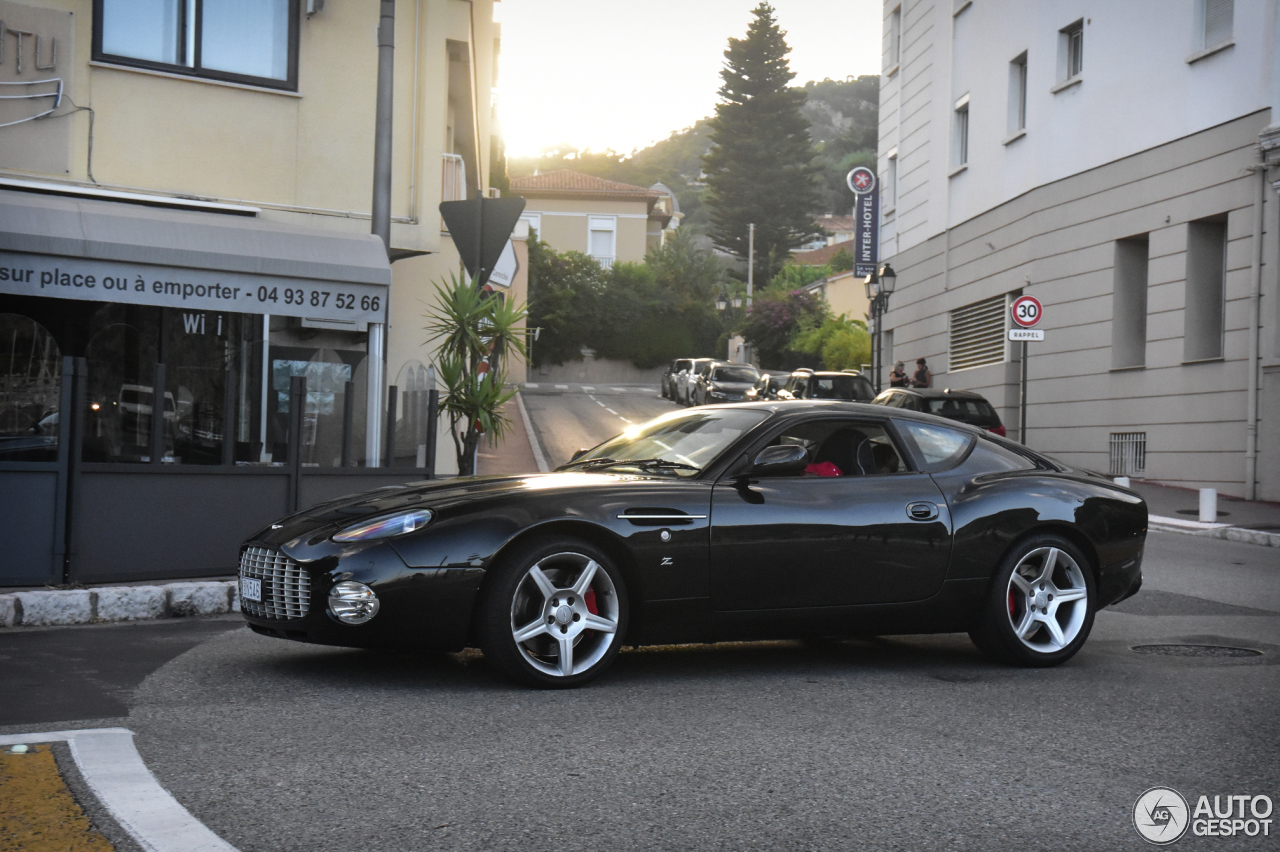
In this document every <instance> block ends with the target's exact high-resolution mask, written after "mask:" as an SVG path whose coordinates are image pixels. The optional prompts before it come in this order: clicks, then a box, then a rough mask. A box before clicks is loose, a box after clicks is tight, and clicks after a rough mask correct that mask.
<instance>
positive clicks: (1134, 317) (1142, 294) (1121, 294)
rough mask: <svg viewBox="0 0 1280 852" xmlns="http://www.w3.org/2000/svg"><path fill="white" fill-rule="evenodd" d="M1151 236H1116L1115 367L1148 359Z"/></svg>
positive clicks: (1137, 363)
mask: <svg viewBox="0 0 1280 852" xmlns="http://www.w3.org/2000/svg"><path fill="white" fill-rule="evenodd" d="M1150 243H1151V241H1150V238H1149V237H1148V236H1147V235H1146V234H1143V235H1142V236H1140V237H1130V238H1129V239H1126V240H1116V253H1115V267H1114V269H1113V273H1112V276H1113V284H1112V291H1111V368H1112V369H1113V370H1119V369H1125V368H1127V367H1142V366H1145V365H1146V363H1147V257H1148V255H1149V249H1150Z"/></svg>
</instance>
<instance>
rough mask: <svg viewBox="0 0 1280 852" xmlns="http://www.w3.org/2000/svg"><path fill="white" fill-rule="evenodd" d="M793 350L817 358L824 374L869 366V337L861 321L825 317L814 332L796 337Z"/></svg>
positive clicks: (810, 330)
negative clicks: (825, 371) (828, 371)
mask: <svg viewBox="0 0 1280 852" xmlns="http://www.w3.org/2000/svg"><path fill="white" fill-rule="evenodd" d="M792 346H793V347H794V348H795V350H796V351H798V352H804V353H806V354H809V355H817V356H818V357H819V358H821V359H822V366H823V368H824V369H827V370H859V369H861V368H862V365H863V364H869V363H871V335H870V333H868V332H867V324H866V323H864V322H863V321H862V320H851V319H847V318H846V317H845V316H844V314H841V315H840V316H838V317H831V316H829V317H827V318H826V319H825V320H823V323H822V325H820V326H818V327H817V328H813V329H809V330H808V331H803V332H801V333H800V334H798V335H796V337H795V339H794V340H793V341H792Z"/></svg>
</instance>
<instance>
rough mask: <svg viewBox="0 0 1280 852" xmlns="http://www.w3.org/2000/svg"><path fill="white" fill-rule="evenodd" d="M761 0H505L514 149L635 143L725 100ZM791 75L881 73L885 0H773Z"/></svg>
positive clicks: (506, 122) (501, 82) (503, 108)
mask: <svg viewBox="0 0 1280 852" xmlns="http://www.w3.org/2000/svg"><path fill="white" fill-rule="evenodd" d="M758 2H759V0H501V2H499V3H497V4H495V10H494V16H495V17H496V18H497V19H498V20H500V21H501V22H502V53H501V57H500V60H499V62H500V66H499V72H498V115H499V119H500V121H501V123H502V129H503V137H504V139H505V141H506V144H507V154H508V156H513V157H520V156H528V155H532V154H537V153H538V152H539V151H540V150H542V149H544V148H549V147H553V146H558V145H563V144H568V145H572V146H574V147H575V148H579V149H585V148H591V149H592V150H595V151H603V150H605V149H607V148H611V149H613V150H614V151H618V152H621V153H629V152H631V151H633V150H636V149H638V148H644V147H647V146H648V145H650V144H652V143H654V142H656V141H658V140H660V139H665V138H667V137H668V136H670V135H671V134H672V133H674V132H676V131H678V130H683V129H684V128H686V127H690V126H692V125H693V124H694V123H695V122H696V121H698V119H700V118H705V117H707V116H710V115H711V114H712V113H713V111H714V110H715V104H716V101H717V96H716V90H717V89H719V88H720V82H721V81H720V69H721V68H722V67H723V65H724V51H725V48H727V47H728V46H729V39H730V38H742V37H744V36H745V35H746V32H747V24H748V23H749V22H750V21H751V17H752V16H751V10H752V9H753V8H755V6H756V5H757V3H758ZM773 7H774V10H775V17H776V18H777V21H778V24H779V26H780V27H781V28H782V29H783V31H784V32H786V34H787V44H788V45H790V47H791V55H790V60H791V70H792V71H794V72H795V73H796V77H795V80H793V81H792V82H793V85H803V84H804V83H805V82H807V81H809V80H822V79H825V78H828V77H830V78H831V79H833V80H843V79H845V78H846V77H849V76H855V77H856V76H860V75H863V74H878V73H880V32H881V10H882V8H883V6H882V3H881V2H880V0H773Z"/></svg>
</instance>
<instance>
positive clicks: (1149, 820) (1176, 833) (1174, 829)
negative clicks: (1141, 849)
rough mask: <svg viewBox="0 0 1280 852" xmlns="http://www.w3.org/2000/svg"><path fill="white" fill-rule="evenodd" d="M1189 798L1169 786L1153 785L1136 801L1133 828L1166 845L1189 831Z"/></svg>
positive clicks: (1152, 841) (1154, 841)
mask: <svg viewBox="0 0 1280 852" xmlns="http://www.w3.org/2000/svg"><path fill="white" fill-rule="evenodd" d="M1190 817H1191V813H1190V810H1189V809H1188V808H1187V800H1186V799H1184V798H1182V794H1181V793H1179V792H1178V791H1177V790H1174V789H1171V788H1169V787H1152V788H1151V789H1150V790H1148V791H1147V792H1145V793H1143V794H1142V795H1141V796H1139V797H1138V801H1136V802H1134V803H1133V827H1134V828H1136V829H1137V830H1138V833H1139V834H1141V835H1142V839H1143V840H1145V841H1147V842H1148V843H1154V844H1156V845H1157V846H1165V845H1168V844H1170V843H1173V842H1174V841H1175V840H1178V839H1179V838H1181V837H1182V835H1184V834H1186V833H1187V826H1188V825H1189V824H1190V822H1191V819H1190Z"/></svg>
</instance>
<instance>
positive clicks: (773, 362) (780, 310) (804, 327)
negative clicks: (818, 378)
mask: <svg viewBox="0 0 1280 852" xmlns="http://www.w3.org/2000/svg"><path fill="white" fill-rule="evenodd" d="M826 316H827V306H826V303H824V302H822V301H820V300H818V299H816V298H814V296H813V294H812V293H809V292H808V291H805V290H787V289H785V288H782V287H770V288H769V289H768V290H766V291H765V292H764V293H761V294H759V295H757V296H756V297H755V302H754V303H753V304H752V306H751V307H750V308H749V309H748V310H747V317H746V320H745V321H744V322H743V325H742V336H743V338H745V339H746V341H747V342H748V343H750V344H751V348H752V349H754V350H755V352H756V354H757V355H759V357H760V363H761V364H762V365H763V366H765V367H768V368H770V369H788V370H789V369H794V368H795V367H816V366H818V365H819V364H818V356H817V355H816V354H815V353H806V352H804V351H802V350H799V349H797V348H796V341H797V339H798V338H799V337H801V336H802V335H804V333H805V332H808V331H810V330H812V329H815V328H818V327H819V326H821V325H822V322H823V320H824V319H825V318H826Z"/></svg>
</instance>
